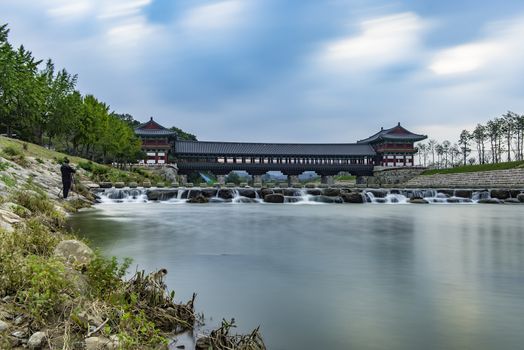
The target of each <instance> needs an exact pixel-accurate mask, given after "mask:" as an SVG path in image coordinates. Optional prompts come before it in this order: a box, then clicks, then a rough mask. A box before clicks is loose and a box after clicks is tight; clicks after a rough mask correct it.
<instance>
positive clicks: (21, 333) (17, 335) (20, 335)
mask: <svg viewBox="0 0 524 350" xmlns="http://www.w3.org/2000/svg"><path fill="white" fill-rule="evenodd" d="M11 335H12V336H13V337H15V338H18V339H22V338H25V336H26V333H25V332H24V331H16V332H13V333H11Z"/></svg>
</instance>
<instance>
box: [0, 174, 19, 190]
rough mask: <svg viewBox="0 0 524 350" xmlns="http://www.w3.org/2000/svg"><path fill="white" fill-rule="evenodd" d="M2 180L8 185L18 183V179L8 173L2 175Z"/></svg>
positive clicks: (12, 185) (0, 178) (0, 177)
mask: <svg viewBox="0 0 524 350" xmlns="http://www.w3.org/2000/svg"><path fill="white" fill-rule="evenodd" d="M0 181H2V182H3V183H4V184H5V185H6V186H7V187H14V186H15V185H16V179H15V178H14V177H11V176H8V175H0Z"/></svg>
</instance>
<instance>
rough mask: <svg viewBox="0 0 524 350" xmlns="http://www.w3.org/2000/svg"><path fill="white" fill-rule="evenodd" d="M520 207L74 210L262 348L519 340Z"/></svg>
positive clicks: (76, 220)
mask: <svg viewBox="0 0 524 350" xmlns="http://www.w3.org/2000/svg"><path fill="white" fill-rule="evenodd" d="M523 213H524V207H523V206H510V205H440V206H428V205H425V206H424V205H260V204H252V205H249V204H243V205H241V204H237V205H235V204H215V205H212V204H209V205H189V204H181V205H172V204H171V205H170V204H165V203H145V204H136V203H135V204H126V203H123V204H104V205H99V206H97V208H96V209H94V210H88V211H85V212H82V213H79V214H78V215H76V216H74V217H73V218H72V224H73V226H74V227H76V228H77V229H79V230H81V233H82V234H83V235H85V236H86V237H88V238H89V239H90V240H91V241H92V242H93V243H94V245H95V246H98V247H100V248H101V249H102V250H103V251H104V252H105V253H106V254H108V255H116V256H118V257H126V256H127V257H132V258H133V259H134V264H138V265H139V266H140V268H145V269H146V270H156V269H158V268H161V267H165V268H167V269H168V271H169V273H168V275H167V283H168V286H169V287H170V288H171V289H174V290H175V291H176V293H177V294H176V295H177V298H176V299H177V300H179V301H186V300H188V299H190V297H191V295H192V293H193V292H197V293H198V297H197V303H196V308H197V310H198V311H202V312H204V313H205V315H206V316H207V317H208V318H212V320H211V321H210V322H209V324H210V325H213V324H216V323H217V322H219V321H220V320H221V319H222V318H223V317H224V318H231V317H234V318H235V319H236V321H237V323H238V325H239V328H238V330H239V331H249V330H250V329H252V328H254V327H256V326H258V325H261V330H262V333H263V336H264V339H265V341H266V344H267V345H268V349H282V350H284V349H285V350H295V349H388V350H396V349H398V350H409V349H413V350H415V349H416V350H419V349H475V350H483V349H486V350H487V349H497V350H503V349H508V350H509V349H512V350H513V349H521V348H522V346H523V344H524V229H523V227H524V215H523Z"/></svg>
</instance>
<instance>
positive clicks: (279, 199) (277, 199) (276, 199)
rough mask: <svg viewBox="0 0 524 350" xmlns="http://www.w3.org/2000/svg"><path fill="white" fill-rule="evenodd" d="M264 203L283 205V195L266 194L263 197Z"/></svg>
mask: <svg viewBox="0 0 524 350" xmlns="http://www.w3.org/2000/svg"><path fill="white" fill-rule="evenodd" d="M264 202H266V203H284V195H283V194H280V193H275V194H267V195H266V196H264Z"/></svg>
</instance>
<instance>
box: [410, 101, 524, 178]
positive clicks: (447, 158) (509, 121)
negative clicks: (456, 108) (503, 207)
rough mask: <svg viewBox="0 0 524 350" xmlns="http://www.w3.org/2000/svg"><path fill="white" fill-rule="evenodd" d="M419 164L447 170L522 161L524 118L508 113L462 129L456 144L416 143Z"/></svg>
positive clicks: (432, 141)
mask: <svg viewBox="0 0 524 350" xmlns="http://www.w3.org/2000/svg"><path fill="white" fill-rule="evenodd" d="M417 148H418V157H419V164H421V165H424V166H430V167H433V168H449V167H454V166H458V165H466V164H475V163H478V164H486V163H493V164H494V163H500V162H511V161H522V160H524V115H519V114H517V113H515V112H511V111H508V112H507V113H505V114H503V115H502V116H500V117H497V118H494V119H492V120H489V121H488V122H487V123H485V124H484V125H482V124H477V126H476V127H475V129H473V130H462V132H461V133H460V135H459V137H458V140H457V142H455V143H453V144H451V142H450V141H447V140H445V141H443V142H442V143H439V142H437V141H436V140H429V141H428V142H426V143H419V144H418V145H417Z"/></svg>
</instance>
